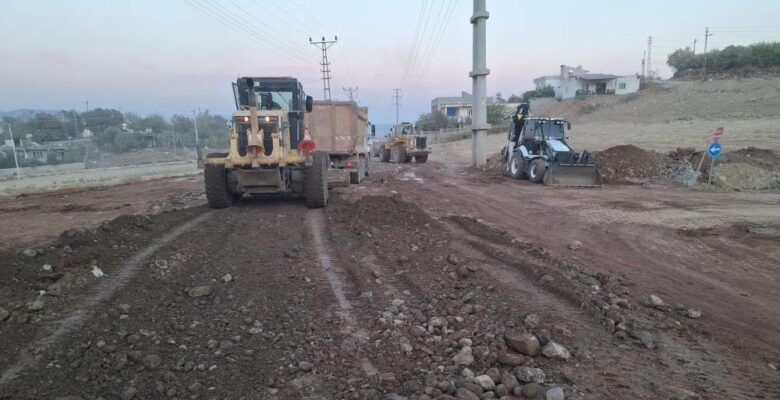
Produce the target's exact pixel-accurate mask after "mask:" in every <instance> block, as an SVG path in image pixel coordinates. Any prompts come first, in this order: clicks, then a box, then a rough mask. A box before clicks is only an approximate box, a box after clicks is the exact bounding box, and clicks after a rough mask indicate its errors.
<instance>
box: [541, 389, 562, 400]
mask: <svg viewBox="0 0 780 400" xmlns="http://www.w3.org/2000/svg"><path fill="white" fill-rule="evenodd" d="M544 397H545V399H546V400H563V399H564V395H563V389H561V388H552V389H550V390H548V391H547V392H546V393H545V394H544Z"/></svg>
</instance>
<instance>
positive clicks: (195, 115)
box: [192, 110, 202, 167]
mask: <svg viewBox="0 0 780 400" xmlns="http://www.w3.org/2000/svg"><path fill="white" fill-rule="evenodd" d="M192 117H193V118H192V119H193V120H194V121H195V154H196V156H197V157H198V167H200V162H201V157H200V156H201V153H202V152H201V150H200V138H199V137H198V115H197V114H195V110H192Z"/></svg>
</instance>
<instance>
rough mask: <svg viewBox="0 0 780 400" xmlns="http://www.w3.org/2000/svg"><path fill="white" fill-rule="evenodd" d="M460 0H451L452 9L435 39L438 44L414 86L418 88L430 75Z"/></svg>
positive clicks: (435, 45)
mask: <svg viewBox="0 0 780 400" xmlns="http://www.w3.org/2000/svg"><path fill="white" fill-rule="evenodd" d="M457 3H458V0H451V3H450V4H451V6H452V7H451V8H450V9H449V10H448V12H447V14H446V15H447V16H446V17H445V22H444V25H442V27H441V29H440V30H439V33H438V36H437V38H436V39H435V40H436V42H435V44H434V46H433V49H432V51H431V52H430V55H429V56H428V60H427V61H426V62H425V66H424V67H423V70H422V73H421V74H420V75H419V76H418V78H417V81H416V82H415V84H414V86H417V83H418V82H419V80H420V79H422V77H424V76H425V75H426V74H427V73H428V69H429V68H430V66H431V64H432V63H433V60H434V58H435V56H436V53H437V52H438V51H439V45H441V41H442V39H444V33H445V32H446V31H447V27H448V26H449V24H450V20H451V19H452V14H453V13H454V12H455V7H456V6H457Z"/></svg>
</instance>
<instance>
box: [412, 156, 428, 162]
mask: <svg viewBox="0 0 780 400" xmlns="http://www.w3.org/2000/svg"><path fill="white" fill-rule="evenodd" d="M426 161H428V155H427V154H421V155H419V156H414V162H416V163H417V164H425V162H426Z"/></svg>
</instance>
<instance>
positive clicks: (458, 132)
mask: <svg viewBox="0 0 780 400" xmlns="http://www.w3.org/2000/svg"><path fill="white" fill-rule="evenodd" d="M420 135H422V136H427V137H428V143H429V144H435V143H447V142H452V141H455V140H461V139H467V138H469V137H471V126H464V127H462V128H448V129H439V130H438V131H421V132H420Z"/></svg>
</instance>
